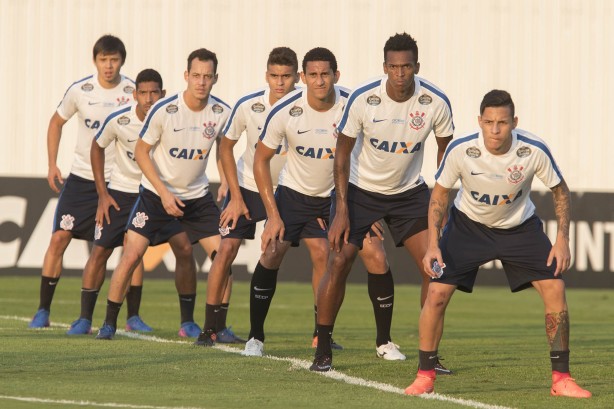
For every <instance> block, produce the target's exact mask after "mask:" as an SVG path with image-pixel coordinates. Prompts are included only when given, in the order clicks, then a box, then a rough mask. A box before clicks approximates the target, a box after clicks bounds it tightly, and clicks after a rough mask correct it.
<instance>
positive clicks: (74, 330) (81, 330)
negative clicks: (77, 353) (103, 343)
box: [66, 318, 92, 335]
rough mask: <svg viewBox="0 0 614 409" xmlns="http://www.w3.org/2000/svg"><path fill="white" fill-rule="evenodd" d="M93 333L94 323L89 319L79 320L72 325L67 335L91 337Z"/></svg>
mask: <svg viewBox="0 0 614 409" xmlns="http://www.w3.org/2000/svg"><path fill="white" fill-rule="evenodd" d="M91 333H92V321H90V320H88V319H87V318H79V319H78V320H76V321H74V322H73V323H72V324H70V329H69V330H68V331H66V335H89V334H91Z"/></svg>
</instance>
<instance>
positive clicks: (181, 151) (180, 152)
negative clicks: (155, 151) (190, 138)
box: [168, 148, 210, 160]
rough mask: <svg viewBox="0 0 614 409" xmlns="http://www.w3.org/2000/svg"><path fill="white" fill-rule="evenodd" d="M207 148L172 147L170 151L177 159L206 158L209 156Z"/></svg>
mask: <svg viewBox="0 0 614 409" xmlns="http://www.w3.org/2000/svg"><path fill="white" fill-rule="evenodd" d="M209 152H210V151H209V150H207V149H194V148H171V149H169V151H168V153H169V155H171V156H172V157H173V158H176V159H187V160H205V159H207V157H208V156H209Z"/></svg>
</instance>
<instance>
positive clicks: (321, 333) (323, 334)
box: [316, 324, 333, 356]
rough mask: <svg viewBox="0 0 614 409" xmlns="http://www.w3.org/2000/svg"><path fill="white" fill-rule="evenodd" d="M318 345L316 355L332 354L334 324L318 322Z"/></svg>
mask: <svg viewBox="0 0 614 409" xmlns="http://www.w3.org/2000/svg"><path fill="white" fill-rule="evenodd" d="M317 327H318V347H317V348H316V356H332V355H333V351H332V349H331V347H330V339H331V338H332V337H333V325H319V324H318V326H317Z"/></svg>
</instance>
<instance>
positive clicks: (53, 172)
mask: <svg viewBox="0 0 614 409" xmlns="http://www.w3.org/2000/svg"><path fill="white" fill-rule="evenodd" d="M56 179H57V181H58V182H59V183H60V185H63V184H64V179H62V172H61V171H60V168H58V167H57V166H50V167H49V172H48V173H47V183H49V187H50V188H51V190H53V191H54V192H55V193H60V188H59V187H58V186H57V185H56V184H55V181H56Z"/></svg>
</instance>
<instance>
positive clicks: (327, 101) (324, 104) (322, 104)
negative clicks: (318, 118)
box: [307, 92, 335, 112]
mask: <svg viewBox="0 0 614 409" xmlns="http://www.w3.org/2000/svg"><path fill="white" fill-rule="evenodd" d="M307 103H308V104H309V106H310V107H311V108H312V109H313V110H314V111H317V112H326V111H328V110H329V109H331V108H332V107H333V106H334V105H335V92H331V94H330V95H328V96H327V97H326V98H324V99H318V98H315V97H313V96H311V95H309V93H307Z"/></svg>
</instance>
